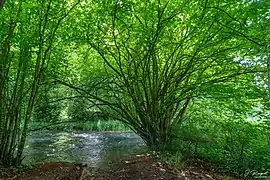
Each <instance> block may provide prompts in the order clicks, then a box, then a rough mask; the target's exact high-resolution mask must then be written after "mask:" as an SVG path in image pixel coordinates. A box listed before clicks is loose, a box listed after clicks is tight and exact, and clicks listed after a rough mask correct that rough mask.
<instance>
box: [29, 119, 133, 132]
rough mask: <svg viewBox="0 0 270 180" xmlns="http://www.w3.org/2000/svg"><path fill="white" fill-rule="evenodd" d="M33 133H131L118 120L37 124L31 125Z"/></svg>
mask: <svg viewBox="0 0 270 180" xmlns="http://www.w3.org/2000/svg"><path fill="white" fill-rule="evenodd" d="M30 129H31V131H37V130H44V129H46V130H58V131H74V130H82V131H131V130H130V128H129V127H128V126H126V125H125V124H123V123H122V122H120V121H117V120H112V119H108V120H103V119H95V120H89V121H77V122H76V121H72V122H37V121H33V122H31V124H30Z"/></svg>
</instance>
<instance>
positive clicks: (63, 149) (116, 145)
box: [23, 131, 146, 167]
mask: <svg viewBox="0 0 270 180" xmlns="http://www.w3.org/2000/svg"><path fill="white" fill-rule="evenodd" d="M145 149H146V147H145V144H144V143H143V141H142V139H141V138H140V137H139V136H137V135H136V134H134V133H118V132H117V133H115V132H113V133H106V132H105V133H104V132H103V133H97V132H95V133H92V132H80V131H77V132H73V133H67V132H52V131H42V132H39V133H33V134H31V135H30V136H29V137H28V139H27V142H26V148H25V151H24V155H25V159H24V160H23V163H25V164H36V163H42V162H52V161H69V162H78V163H87V164H88V165H89V166H93V167H100V166H104V165H107V164H108V163H110V162H112V161H116V160H119V159H120V158H121V157H123V156H128V155H132V154H136V153H141V152H143V151H145Z"/></svg>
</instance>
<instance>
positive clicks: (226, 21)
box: [66, 1, 264, 150]
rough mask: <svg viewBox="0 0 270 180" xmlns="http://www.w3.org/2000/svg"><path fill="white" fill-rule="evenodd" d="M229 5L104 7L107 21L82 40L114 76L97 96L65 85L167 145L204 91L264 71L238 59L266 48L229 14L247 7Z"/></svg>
mask: <svg viewBox="0 0 270 180" xmlns="http://www.w3.org/2000/svg"><path fill="white" fill-rule="evenodd" d="M226 3H227V4H226ZM226 3H225V5H224V6H222V5H221V4H219V3H218V2H216V1H200V2H198V1H188V2H187V1H181V2H179V1H167V2H163V1H152V2H138V1H137V2H131V1H114V3H111V2H109V1H104V2H102V3H100V4H99V3H98V2H97V3H96V4H94V6H95V7H96V6H98V7H99V8H97V9H98V11H100V9H102V8H104V9H102V12H103V13H104V16H102V17H98V18H97V19H95V22H92V23H93V24H92V26H89V25H88V26H85V30H86V31H87V34H86V35H84V37H83V38H85V39H87V42H88V43H89V45H90V46H91V47H92V48H93V49H95V50H96V52H97V53H98V54H99V56H100V57H101V58H102V59H103V61H104V63H105V69H106V72H107V76H106V77H105V78H104V81H103V83H100V85H97V86H96V87H95V88H93V87H91V88H92V90H91V91H86V90H85V89H82V88H76V87H74V86H71V85H68V84H66V85H68V86H70V87H73V88H75V89H76V90H77V91H78V92H80V93H83V94H86V96H87V97H89V99H91V100H92V101H93V100H94V101H95V102H96V103H97V104H98V105H99V106H100V107H102V106H103V107H104V106H107V107H110V110H109V112H108V113H110V114H111V116H112V117H114V118H118V119H119V120H121V121H122V122H124V123H126V124H127V125H129V126H130V127H131V128H132V129H133V130H134V131H135V132H136V133H137V134H139V135H140V136H141V137H142V139H143V140H144V141H145V142H146V144H147V145H148V146H149V147H151V148H153V149H159V150H160V149H164V148H166V146H167V145H168V144H169V143H170V141H171V131H172V129H173V127H174V126H175V125H176V124H178V123H181V122H182V121H183V120H184V118H185V112H186V111H187V108H188V105H189V103H190V100H191V99H192V97H195V96H200V95H201V93H202V90H203V89H204V87H206V86H207V87H209V86H213V85H215V84H220V85H222V84H224V83H226V82H228V81H232V80H235V79H237V78H239V77H241V76H245V75H246V74H250V73H251V74H254V73H255V72H257V71H264V70H262V69H260V68H259V69H258V66H256V65H255V66H241V62H240V61H237V60H236V57H237V56H238V55H239V54H240V55H241V58H248V57H252V55H254V49H256V48H254V46H261V44H259V43H257V42H256V41H255V40H253V39H252V38H250V37H249V36H248V35H245V33H244V32H245V31H246V27H244V26H242V23H239V21H238V20H237V19H235V18H234V17H233V16H231V15H230V12H232V13H235V14H237V13H238V11H239V10H240V9H242V8H243V9H245V8H247V7H248V3H244V4H242V5H241V4H237V5H236V2H234V1H233V2H232V1H228V2H226ZM191 7H192V10H191ZM89 16H91V15H89ZM92 16H94V15H92ZM87 18H89V17H87ZM108 22H109V23H108ZM100 95H102V96H100ZM107 111H108V110H107Z"/></svg>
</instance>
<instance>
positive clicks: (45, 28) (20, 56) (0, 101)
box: [0, 0, 79, 166]
mask: <svg viewBox="0 0 270 180" xmlns="http://www.w3.org/2000/svg"><path fill="white" fill-rule="evenodd" d="M70 3H71V4H67V5H65V6H62V5H61V1H54V2H53V1H52V0H48V1H42V2H39V1H38V2H36V3H33V2H31V3H29V2H28V3H26V2H23V1H18V2H17V1H15V2H13V1H10V2H7V3H6V8H4V9H2V10H1V15H0V19H1V20H2V21H1V23H2V24H3V28H2V26H1V32H0V33H1V40H0V42H1V49H0V59H1V61H0V72H1V74H0V108H1V109H0V115H1V119H0V125H1V127H0V163H1V164H4V165H16V166H17V165H19V164H20V163H21V160H22V152H23V148H24V145H25V140H26V136H27V132H28V125H29V122H30V120H31V116H32V111H33V108H34V104H35V101H36V97H37V94H38V91H39V88H40V86H41V84H42V81H43V78H44V76H45V72H46V68H47V66H48V63H49V62H50V60H51V54H52V50H53V47H54V45H55V42H56V40H57V38H56V36H57V30H58V28H59V26H60V24H61V22H62V21H63V20H64V19H65V18H66V17H67V16H68V15H69V13H70V12H71V11H72V10H73V9H74V8H75V7H76V6H77V4H78V3H79V1H74V2H70ZM2 37H3V38H2Z"/></svg>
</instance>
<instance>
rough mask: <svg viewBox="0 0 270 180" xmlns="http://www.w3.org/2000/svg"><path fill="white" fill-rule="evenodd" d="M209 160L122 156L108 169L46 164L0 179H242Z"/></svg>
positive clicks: (0, 175) (7, 174)
mask: <svg viewBox="0 0 270 180" xmlns="http://www.w3.org/2000/svg"><path fill="white" fill-rule="evenodd" d="M212 167H213V166H212V165H209V164H208V163H206V162H202V161H199V160H196V161H190V162H188V163H186V164H185V165H184V166H182V167H177V168H176V167H175V168H173V167H170V166H168V165H167V164H163V163H160V162H158V161H157V160H155V159H153V158H151V157H150V156H146V155H136V156H132V157H127V158H123V159H122V160H121V161H118V162H115V163H113V164H111V165H110V166H108V167H107V168H105V169H104V168H102V169H94V168H91V167H84V166H82V165H76V164H71V163H45V164H43V165H38V166H36V167H35V168H33V169H31V170H28V171H25V172H19V171H18V170H16V169H9V170H7V169H6V171H5V172H6V173H3V172H4V171H3V169H2V172H1V171H0V179H3V180H4V179H6V180H8V179H10V180H11V179H12V180H14V179H15V180H35V179H39V180H53V179H67V180H79V179H80V180H88V179H89V180H125V179H128V180H138V179H142V180H159V179H167V180H174V179H179V180H199V179H200V180H201V179H203V180H238V179H240V178H237V177H234V176H232V175H229V174H226V173H224V172H221V171H218V170H217V169H215V168H212Z"/></svg>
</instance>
